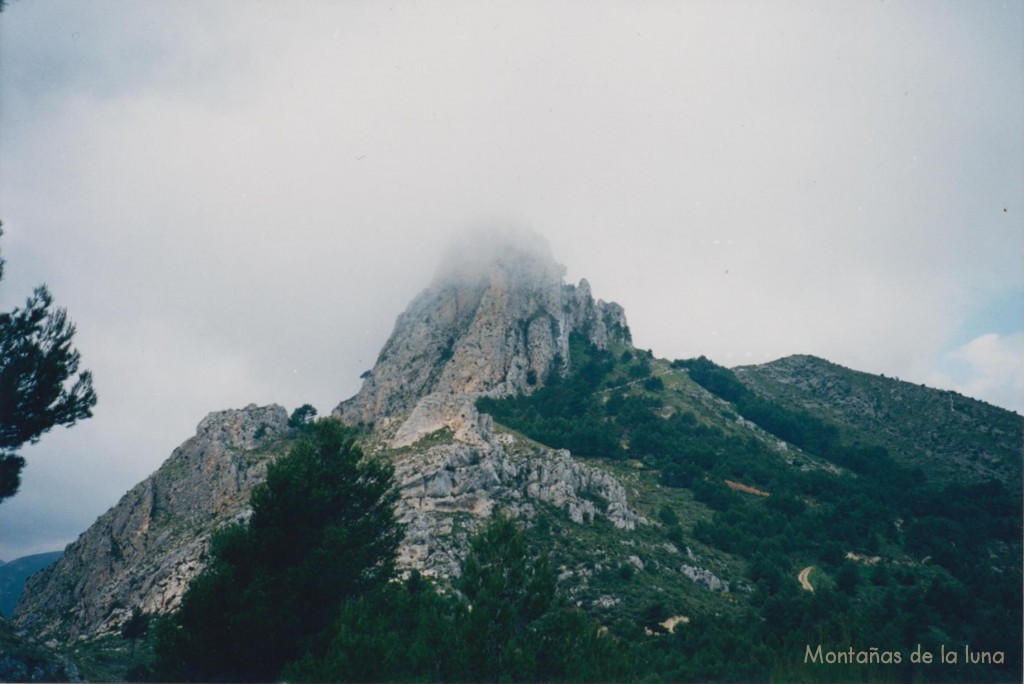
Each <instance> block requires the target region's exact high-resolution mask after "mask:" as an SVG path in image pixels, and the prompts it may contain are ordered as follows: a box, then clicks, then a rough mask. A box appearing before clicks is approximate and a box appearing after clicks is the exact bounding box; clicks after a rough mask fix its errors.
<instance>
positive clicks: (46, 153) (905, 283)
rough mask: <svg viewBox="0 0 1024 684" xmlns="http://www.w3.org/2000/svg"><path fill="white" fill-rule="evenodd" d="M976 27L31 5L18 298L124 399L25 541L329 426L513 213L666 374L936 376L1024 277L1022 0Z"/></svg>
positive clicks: (739, 15)
mask: <svg viewBox="0 0 1024 684" xmlns="http://www.w3.org/2000/svg"><path fill="white" fill-rule="evenodd" d="M944 7H945V9H944V11H942V12H937V11H933V10H932V8H928V9H923V8H918V7H915V6H913V5H905V4H898V3H860V2H854V1H851V2H836V3H830V4H829V5H828V6H822V5H821V4H820V3H810V2H807V3H804V2H799V1H797V2H792V3H764V4H762V5H758V4H750V3H696V2H695V3H676V4H671V3H648V4H641V3H626V4H623V3H620V2H612V1H608V2H602V1H600V0H599V1H598V2H596V3H595V2H582V1H581V2H573V1H572V0H567V1H566V2H563V3H557V4H550V3H539V2H537V3H534V2H529V1H528V2H523V3H515V4H509V5H507V6H505V7H502V6H501V5H500V4H495V3H477V2H458V1H457V0H456V1H453V2H445V3H434V4H429V3H428V4H414V3H395V4H394V5H393V6H390V7H389V5H388V4H385V3H374V2H359V1H353V2H344V3H320V2H309V3H302V2H299V1H298V0H295V1H294V2H286V3H267V2H260V3H253V2H241V1H237V0H236V1H234V2H228V1H224V2H210V3H202V4H193V3H185V4H183V3H176V2H170V1H169V0H168V1H166V2H158V1H155V0H154V1H153V2H147V3H124V2H123V1H113V2H105V1H101V0H97V1H96V2H90V3H88V4H84V3H80V4H69V3H66V2H59V1H58V2H47V1H46V0H36V1H35V2H27V0H23V1H22V2H13V3H9V4H8V6H7V8H6V9H5V11H4V14H3V17H2V18H0V61H2V63H3V65H4V68H3V69H2V70H0V116H2V122H0V123H2V126H0V143H2V146H0V150H2V155H0V218H2V219H3V221H4V225H5V229H6V231H7V232H6V234H5V236H4V244H3V245H2V246H3V249H4V254H5V256H6V257H7V260H8V263H7V272H6V278H5V281H4V283H3V286H4V287H3V291H2V292H0V309H4V310H6V309H9V308H11V307H12V306H15V305H17V304H18V303H20V301H21V299H22V298H23V297H24V296H25V295H26V294H27V293H28V292H29V291H30V290H31V287H32V286H34V285H36V284H38V283H39V282H43V281H46V282H47V283H49V284H50V285H51V289H52V290H53V292H54V295H55V297H56V299H57V301H58V302H59V303H60V304H61V305H62V306H66V307H67V308H68V310H69V312H70V315H71V317H72V318H73V319H74V320H75V322H76V323H77V324H78V327H79V335H78V338H77V343H78V345H79V347H80V349H81V351H82V357H83V364H84V365H85V366H86V367H88V368H91V369H92V370H93V371H94V373H95V378H96V383H97V387H98V390H99V392H100V404H99V406H98V408H97V415H96V417H95V418H94V419H92V420H91V421H88V422H87V423H84V424H83V425H80V426H77V427H76V428H75V429H74V430H72V431H69V433H68V434H69V435H71V437H72V438H69V439H67V440H62V441H60V450H61V451H62V456H61V457H60V458H58V457H56V456H55V457H54V459H53V463H54V464H55V465H54V467H52V468H49V467H45V466H43V465H42V463H43V461H44V459H43V456H39V457H38V458H37V459H36V460H33V458H31V456H32V454H28V455H29V456H30V459H29V465H28V467H27V469H26V471H25V472H26V482H25V485H24V489H23V492H22V493H21V494H19V496H18V497H15V499H14V500H13V501H12V502H9V503H5V504H4V506H3V507H0V527H2V528H3V529H5V530H6V529H13V528H14V527H19V528H20V529H27V528H28V527H29V526H31V525H32V524H33V523H32V520H34V519H38V520H46V521H51V520H53V519H55V517H56V516H57V514H56V513H55V512H53V511H52V510H51V512H50V513H48V514H46V515H44V514H43V513H42V509H43V508H44V507H45V506H47V505H50V506H56V505H58V503H59V502H57V499H59V498H60V497H57V496H48V494H47V492H50V491H52V492H58V491H64V490H63V489H62V488H64V487H66V486H71V485H70V484H67V485H65V484H60V483H58V482H57V481H56V480H55V479H53V478H58V477H66V478H67V481H68V482H73V481H74V480H76V479H77V480H78V481H87V480H88V478H89V476H87V475H86V474H85V473H84V472H83V470H76V469H75V468H77V467H78V466H77V465H76V466H75V468H71V467H70V466H68V467H67V471H66V472H65V471H64V470H63V469H62V467H57V464H59V463H72V462H73V463H75V464H83V465H82V468H83V469H84V468H87V467H88V466H89V464H93V463H95V464H97V475H96V476H97V477H100V478H108V480H109V484H108V485H106V486H104V487H101V488H99V489H97V490H96V491H95V492H94V493H90V492H87V491H84V490H83V491H82V492H81V496H82V501H81V502H76V504H75V510H65V511H64V512H65V513H66V515H67V516H69V520H73V521H72V522H68V523H67V525H65V526H64V527H61V529H62V530H68V529H73V528H74V527H75V526H78V527H79V528H84V526H85V525H86V524H87V523H88V522H91V520H92V518H93V517H94V516H95V515H97V514H98V513H100V512H102V510H103V509H105V507H107V506H109V505H110V504H111V503H113V501H112V500H111V498H110V497H111V492H112V491H114V492H119V491H124V489H126V488H128V487H129V486H131V485H132V484H134V482H135V480H137V478H138V477H139V476H140V474H145V472H148V470H151V469H152V468H153V467H155V466H156V465H157V464H158V463H159V462H160V460H162V458H164V457H166V455H167V453H168V452H169V448H170V445H173V444H176V443H178V442H180V441H182V440H184V439H185V438H187V437H188V436H190V434H191V432H192V429H193V427H194V425H195V423H196V422H197V421H198V420H199V418H201V417H202V416H203V415H204V414H205V413H206V412H208V411H211V410H217V409H222V408H226V407H228V406H239V405H244V404H246V403H248V402H249V401H258V402H267V401H277V402H279V403H283V404H285V405H287V406H289V407H294V406H296V405H299V404H301V403H306V402H310V403H313V404H314V405H315V406H317V408H318V409H319V410H321V411H328V410H330V409H331V408H332V407H333V406H334V405H335V404H336V403H337V402H338V401H340V400H342V399H344V398H347V397H348V396H349V395H351V393H352V392H353V391H354V390H355V389H356V387H357V382H358V381H357V378H358V376H359V374H360V373H361V372H362V371H364V370H366V369H368V368H369V367H370V366H371V365H372V364H373V360H374V358H375V357H376V355H377V352H378V350H379V349H380V346H381V345H382V344H383V342H384V340H385V338H386V336H387V334H388V332H389V331H390V328H391V325H392V324H393V322H394V320H395V317H396V316H397V315H398V313H399V312H400V311H401V310H402V309H403V308H404V306H405V305H406V303H407V302H408V301H409V300H410V299H411V298H412V297H413V296H414V295H415V294H416V292H417V291H418V290H419V289H420V288H422V287H424V286H425V285H426V284H427V283H428V282H429V280H430V277H431V274H432V272H433V269H434V267H435V265H436V260H437V258H438V256H439V254H440V252H441V250H442V247H443V245H444V244H445V243H446V242H447V237H448V235H449V234H450V233H452V232H453V231H455V230H457V229H460V228H463V227H465V226H468V225H474V224H479V223H481V222H488V221H493V222H497V223H501V224H513V225H516V224H520V225H525V226H529V227H532V228H534V229H535V230H537V231H539V232H540V233H542V234H543V235H544V236H546V237H547V239H548V241H549V242H550V244H551V247H552V251H553V252H554V254H555V256H556V258H557V259H558V260H559V261H561V262H563V263H564V264H565V265H566V267H567V269H568V273H569V276H570V278H572V279H574V280H575V279H578V278H580V277H586V278H587V279H588V280H589V281H590V282H591V284H592V286H593V288H594V293H595V295H596V296H599V297H601V298H604V299H610V300H615V301H618V302H619V303H621V304H623V305H624V306H625V308H626V313H627V316H628V317H629V322H630V325H631V327H632V329H633V332H634V334H635V336H636V340H637V343H638V344H640V345H642V346H644V347H650V348H652V349H653V350H654V351H655V352H656V353H657V354H659V355H662V356H668V357H683V356H693V355H698V354H706V355H708V356H710V357H711V358H713V359H715V360H716V361H718V362H720V363H724V364H729V365H732V364H739V363H751V362H759V361H765V360H769V359H771V358H776V357H779V356H783V355H787V354H792V353H811V354H816V355H819V356H823V357H825V358H828V359H830V360H832V361H835V362H837V363H842V364H844V365H848V366H851V367H854V368H857V369H860V370H865V371H869V372H875V373H885V374H886V375H893V376H899V377H907V378H909V377H915V378H918V377H921V378H923V377H924V376H925V375H926V374H927V373H929V372H931V371H933V369H932V368H931V366H930V360H932V359H935V358H937V357H939V355H940V353H941V350H942V349H943V348H945V347H946V345H947V344H948V340H949V339H951V338H952V337H953V335H954V334H955V333H956V332H957V331H958V326H959V325H960V323H961V322H962V321H963V320H965V319H966V318H968V317H969V313H970V312H969V308H970V306H971V305H972V303H973V302H978V301H981V300H984V299H985V297H986V296H987V295H988V294H990V293H992V292H995V291H1000V290H1005V289H1006V288H1008V287H1015V286H1019V285H1020V283H1021V282H1024V277H1022V268H1021V259H1020V256H1021V252H1020V246H1021V239H1020V235H1019V224H1020V216H1021V215H1024V196H1022V192H1021V189H1022V188H1024V162H1022V160H1024V124H1022V122H1021V118H1020V115H1019V113H1020V111H1021V108H1022V107H1024V87H1020V86H1021V85H1022V83H1021V81H1022V69H1021V63H1020V60H1019V59H1018V57H1019V55H1020V52H1021V48H1022V45H1021V42H1022V39H1021V34H1020V31H1019V30H1018V27H1019V26H1020V23H1021V20H1022V13H1024V6H1022V5H1020V4H1019V3H1007V6H1006V7H1003V6H1002V5H1001V4H1000V3H978V4H975V3H971V4H969V5H967V4H964V5H953V4H950V5H946V6H944ZM1004 209H1005V210H1006V211H1004ZM993 329H1003V328H995V327H992V328H982V329H981V330H979V331H978V332H982V331H985V330H993ZM1009 329H1011V330H1016V329H1019V328H1017V327H1011V328H1009ZM965 353H966V352H965ZM923 360H924V361H923ZM960 363H961V364H964V365H966V364H968V362H967V360H966V357H965V359H963V360H961V361H960ZM978 364H979V366H978V367H979V368H982V367H984V368H989V366H987V365H985V363H983V362H981V361H978ZM940 370H941V369H940ZM986 373H987V375H986ZM977 377H978V379H977V381H976V382H975V383H974V384H968V383H967V380H966V379H960V378H958V377H953V376H952V375H950V378H951V380H950V381H951V382H952V381H953V380H956V381H958V382H962V383H963V386H964V387H965V388H966V387H971V388H977V390H978V391H990V390H989V389H987V388H989V387H991V388H998V387H1000V386H1001V385H999V383H998V382H997V379H998V373H996V372H995V371H992V372H990V373H989V372H988V371H985V372H982V371H981V370H979V371H978V372H977ZM982 377H991V379H990V380H989V381H987V382H988V384H985V383H983V382H982V381H981V378H982ZM991 391H996V389H992V390H991ZM999 391H1003V392H1004V393H1005V390H999ZM1000 396H1002V395H1000ZM985 398H989V397H988V396H986V397H985ZM990 400H992V401H995V399H990ZM75 436H77V437H78V438H77V439H74V438H73V437H75ZM57 439H58V438H57V437H56V435H48V436H47V437H46V438H45V439H44V440H43V442H41V443H40V444H39V445H37V447H34V448H38V449H50V448H51V447H50V446H48V445H50V444H51V443H52V444H54V446H53V448H52V451H54V452H56V451H57V450H58V449H57V446H56V443H57V442H56V440H57ZM50 440H54V441H53V442H51V441H50ZM100 452H102V454H103V455H102V456H96V454H97V453H100ZM33 453H35V452H33ZM39 453H40V454H41V453H42V452H39ZM61 459H64V460H63V461H62V460H61ZM47 462H49V461H47ZM47 501H50V502H57V503H50V504H47V503H46V502H47ZM22 502H24V503H22ZM29 502H32V505H33V506H35V507H36V508H35V509H34V511H35V512H33V511H32V510H29V509H28V508H26V506H27V505H28V503H29ZM69 508H70V507H69ZM15 511H18V512H17V514H15ZM33 516H35V518H33ZM45 525H46V526H47V528H48V529H55V526H54V525H51V524H50V522H46V523H45ZM8 548H9V549H11V550H7V549H5V548H4V547H3V546H2V540H0V557H4V556H3V554H8V555H10V554H12V553H15V550H13V549H14V546H13V542H12V545H11V546H10V547H8ZM26 548H28V547H27V546H26ZM32 548H36V547H34V546H33V547H32Z"/></svg>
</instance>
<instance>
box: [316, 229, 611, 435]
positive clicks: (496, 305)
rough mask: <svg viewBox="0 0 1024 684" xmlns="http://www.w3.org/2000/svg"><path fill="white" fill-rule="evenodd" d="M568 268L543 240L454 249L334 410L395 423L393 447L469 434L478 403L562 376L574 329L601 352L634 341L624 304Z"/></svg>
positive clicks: (510, 239)
mask: <svg viewBox="0 0 1024 684" xmlns="http://www.w3.org/2000/svg"><path fill="white" fill-rule="evenodd" d="M564 271H565V269H564V268H563V267H562V266H561V265H559V264H557V263H556V262H555V260H554V259H553V257H552V256H551V253H550V250H549V248H548V247H547V244H546V243H544V242H543V241H541V240H540V239H539V238H535V239H524V238H522V236H518V235H515V236H511V235H510V236H504V237H499V238H498V239H496V240H493V241H488V242H487V243H486V244H485V245H483V246H482V247H480V246H478V247H477V249H475V250H472V252H471V253H466V251H465V246H461V247H459V248H456V249H453V250H452V251H451V252H450V253H449V254H448V256H447V257H446V258H445V260H444V261H443V262H442V265H441V267H440V269H439V270H438V274H437V276H436V277H435V279H434V282H433V283H432V284H431V285H430V287H428V288H427V289H426V290H425V291H424V292H423V293H421V294H420V295H419V296H418V297H416V299H414V300H413V301H412V303H411V304H410V305H409V307H408V308H407V309H406V310H405V312H404V313H403V314H402V315H401V316H399V317H398V322H397V323H396V324H395V329H394V332H392V334H391V337H390V339H389V340H388V341H387V343H386V344H385V345H384V348H383V350H381V353H380V356H379V357H378V359H377V363H376V365H374V367H373V369H372V370H371V371H370V372H369V375H368V376H367V377H366V379H365V382H364V383H363V387H362V389H361V390H360V391H359V393H358V394H357V395H356V396H355V397H353V398H352V399H349V400H347V401H344V402H342V403H341V404H340V405H339V406H338V407H337V408H336V409H335V411H334V415H335V416H337V417H339V418H341V419H342V420H343V421H345V422H347V423H350V424H356V423H374V424H378V425H379V424H381V423H383V424H384V425H385V426H386V425H387V424H390V423H391V422H394V421H399V425H398V427H397V429H396V430H395V431H394V436H393V438H392V439H393V441H392V444H393V446H407V445H409V444H412V443H413V442H415V441H416V440H417V439H419V438H421V437H423V436H424V435H427V434H430V433H432V432H434V431H436V430H439V429H441V428H444V427H448V428H450V429H452V430H453V431H454V432H455V434H456V436H457V437H459V438H460V439H468V440H473V439H474V438H475V437H477V435H475V434H474V426H475V421H474V412H473V410H472V403H473V400H474V399H475V398H476V397H478V396H479V395H481V394H488V395H490V396H504V395H508V394H514V393H517V392H530V391H532V390H533V389H534V388H535V387H538V386H540V385H542V384H543V383H544V381H545V379H546V378H547V377H548V376H549V375H550V374H551V373H553V372H560V373H564V372H566V370H567V369H568V368H569V364H571V363H572V359H570V358H569V335H570V334H573V333H576V334H580V335H583V336H584V337H586V338H588V339H589V340H590V341H591V342H593V343H594V344H596V345H597V346H598V347H600V348H604V347H605V346H606V345H607V344H608V342H609V340H616V341H621V342H626V343H628V342H629V341H630V335H629V328H628V326H627V325H626V317H625V313H624V312H623V310H622V307H620V306H619V305H618V304H614V303H606V302H603V301H600V300H598V301H594V299H593V297H592V296H591V293H590V285H589V284H588V283H587V281H586V280H581V281H580V283H579V285H576V286H574V285H567V284H565V283H563V282H562V275H563V274H564Z"/></svg>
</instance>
